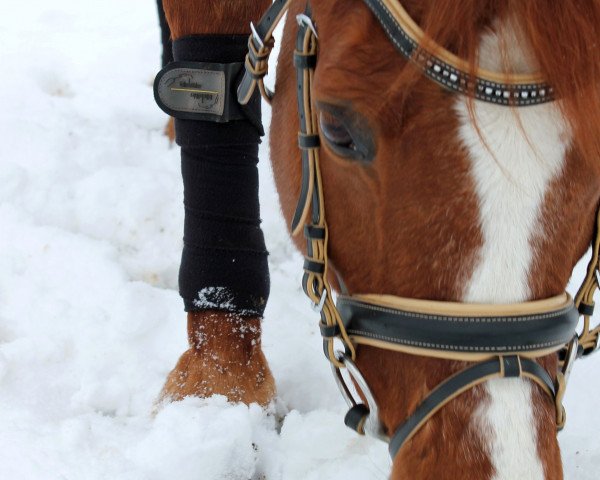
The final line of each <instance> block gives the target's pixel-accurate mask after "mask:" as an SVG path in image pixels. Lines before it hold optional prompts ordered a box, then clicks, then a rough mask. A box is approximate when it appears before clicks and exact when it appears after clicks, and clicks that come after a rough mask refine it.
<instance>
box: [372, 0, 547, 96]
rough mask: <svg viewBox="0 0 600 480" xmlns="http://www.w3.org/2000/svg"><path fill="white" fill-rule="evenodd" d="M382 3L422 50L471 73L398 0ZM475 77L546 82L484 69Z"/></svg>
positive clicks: (513, 82) (533, 76)
mask: <svg viewBox="0 0 600 480" xmlns="http://www.w3.org/2000/svg"><path fill="white" fill-rule="evenodd" d="M380 1H381V3H383V4H385V6H386V7H387V8H388V10H389V11H390V13H391V14H392V15H393V16H394V18H395V19H396V20H397V21H398V23H400V25H402V28H403V29H404V30H405V31H406V33H407V34H408V35H410V37H411V38H412V39H413V40H414V41H415V43H417V44H418V45H419V46H420V47H421V48H424V49H425V50H426V51H427V52H428V53H430V54H431V55H434V56H436V57H437V58H439V59H441V60H443V61H444V62H446V63H447V64H449V65H451V66H453V67H454V68H456V69H457V70H462V71H464V72H470V71H471V66H470V65H469V62H467V61H465V60H463V59H462V58H459V57H457V56H456V55H454V54H453V53H451V52H449V51H448V50H446V49H445V48H444V47H442V46H441V45H438V44H437V43H436V42H435V41H434V40H433V39H431V38H430V37H428V36H427V35H426V34H425V32H423V30H421V27H419V25H417V24H416V23H415V21H414V20H413V19H412V18H411V16H410V15H409V14H408V12H407V11H406V10H405V9H404V7H403V6H402V4H401V3H400V2H399V1H397V0H380ZM473 73H474V75H476V76H477V77H479V78H481V79H483V80H489V81H490V82H495V83H504V84H508V85H517V84H524V83H542V82H544V77H543V76H542V74H540V73H532V74H517V73H512V74H504V73H499V72H492V71H491V70H486V69H484V68H479V67H478V68H477V69H476V70H475V71H474V72H473Z"/></svg>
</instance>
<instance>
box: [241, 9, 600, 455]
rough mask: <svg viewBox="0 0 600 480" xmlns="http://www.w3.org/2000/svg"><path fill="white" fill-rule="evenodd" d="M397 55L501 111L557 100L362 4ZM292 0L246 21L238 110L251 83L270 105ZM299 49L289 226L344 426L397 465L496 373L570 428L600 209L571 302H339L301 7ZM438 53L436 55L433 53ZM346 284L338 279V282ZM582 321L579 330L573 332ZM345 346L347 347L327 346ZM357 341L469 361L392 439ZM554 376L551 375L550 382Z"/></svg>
mask: <svg viewBox="0 0 600 480" xmlns="http://www.w3.org/2000/svg"><path fill="white" fill-rule="evenodd" d="M364 2H365V3H366V4H367V6H368V7H369V8H370V9H371V11H372V12H373V13H374V15H375V16H376V17H377V19H378V20H379V23H380V24H381V26H382V27H383V29H384V30H385V32H386V34H387V36H388V38H389V39H390V40H391V41H392V43H393V44H394V45H395V46H396V48H397V49H398V50H399V51H400V52H401V53H402V54H403V55H404V56H405V57H406V58H407V59H409V60H410V61H411V62H413V63H414V64H415V65H416V66H417V68H419V69H420V70H421V71H422V72H423V74H424V75H426V76H427V77H428V78H430V79H431V80H433V81H434V82H436V83H438V84H439V85H441V86H443V87H444V88H446V89H449V90H451V91H454V92H456V93H461V94H465V95H470V96H472V97H474V98H475V99H477V100H481V101H485V102H490V103H495V104H498V105H506V106H527V105H534V104H540V103H544V102H549V101H552V100H554V98H553V92H552V89H551V87H549V86H548V85H547V84H546V83H544V81H543V79H542V78H541V77H540V76H539V75H501V74H497V73H494V72H489V71H486V70H482V69H477V70H476V71H475V72H472V73H469V66H468V64H467V63H466V62H464V61H463V60H461V59H459V58H457V57H455V56H454V55H453V54H451V53H450V52H448V51H446V50H445V49H443V48H441V47H440V46H437V45H435V43H434V42H432V41H431V40H430V39H428V38H427V37H426V36H425V34H424V33H423V32H422V31H421V29H420V28H419V27H418V26H417V25H416V24H415V23H414V21H413V20H412V19H411V18H410V17H409V15H408V14H407V13H406V11H405V10H404V9H403V7H402V6H401V5H400V3H399V2H398V1H397V0H364ZM290 3H291V0H276V1H275V2H274V3H273V4H272V6H271V7H270V8H269V10H268V11H267V12H266V13H265V15H264V16H263V18H262V19H261V20H260V22H259V23H258V24H257V25H252V35H251V36H250V38H249V41H248V47H249V53H248V55H247V57H246V62H245V74H244V77H243V79H242V80H241V82H240V84H239V86H238V90H237V94H238V101H239V103H240V104H241V105H245V104H246V103H247V102H248V101H249V100H250V99H251V97H252V95H253V93H254V91H255V90H256V88H258V89H259V90H260V92H261V94H262V95H263V97H264V98H265V99H266V100H267V101H268V102H270V100H271V99H272V97H273V92H271V91H269V90H268V89H267V88H266V87H265V85H264V77H265V76H266V74H267V69H268V58H269V54H270V52H271V49H272V47H273V30H274V29H275V26H276V25H277V24H278V23H279V21H280V20H281V18H282V17H283V15H284V13H285V12H286V10H287V8H288V7H289V5H290ZM297 21H298V25H299V30H298V35H297V39H296V50H295V52H294V65H295V67H296V72H297V87H298V88H297V91H298V113H299V124H300V132H299V134H298V144H299V147H300V150H301V162H302V185H301V191H300V198H299V201H298V206H297V208H296V212H295V214H294V218H293V221H292V233H293V234H294V235H296V234H298V233H299V231H300V230H303V231H304V236H305V237H306V240H307V256H306V259H305V262H304V276H303V279H302V287H303V289H304V292H305V293H306V295H307V296H308V297H309V298H310V300H311V302H312V304H313V309H314V310H315V311H316V312H317V313H319V314H320V324H319V326H320V330H321V335H322V337H323V350H324V353H325V356H326V357H327V359H328V360H329V362H330V363H331V367H332V370H333V373H334V377H335V379H336V381H337V383H338V386H339V388H340V391H341V393H342V395H343V396H344V398H345V399H346V401H347V403H348V405H349V407H350V409H349V411H348V413H347V414H346V417H345V420H344V421H345V423H346V425H347V426H349V427H350V428H352V429H354V430H355V431H357V432H358V433H359V434H365V433H367V434H370V435H372V436H374V437H376V438H379V439H381V440H384V441H386V442H389V451H390V454H391V456H392V459H393V458H394V457H395V456H396V454H397V453H398V451H399V450H400V448H401V447H402V446H403V445H404V444H405V443H406V442H407V441H408V440H410V439H411V438H412V437H413V436H414V435H415V434H416V433H417V432H418V431H419V429H420V428H421V427H422V426H423V425H424V424H425V423H426V422H427V421H428V420H429V419H430V418H431V417H432V416H433V415H435V413H436V412H438V411H439V410H440V409H441V408H443V407H444V406H445V405H446V404H447V403H448V402H450V401H451V400H452V399H454V398H456V397H458V396H459V395H461V394H462V393H464V392H465V391H467V390H469V389H471V388H473V387H475V386H477V385H479V384H482V383H484V382H486V381H488V380H490V379H493V378H518V377H520V378H527V379H530V380H532V381H534V382H535V383H536V384H538V385H539V386H540V387H541V388H542V390H543V391H544V392H546V394H547V395H548V396H550V397H551V398H552V399H553V401H554V403H555V406H556V423H557V427H558V429H559V430H560V429H562V427H563V426H564V424H565V420H566V415H565V410H564V407H563V406H562V400H563V397H564V394H565V389H566V384H567V381H568V378H569V374H570V372H571V369H572V367H573V363H574V361H575V359H576V358H578V357H582V356H587V355H589V354H590V353H592V352H594V351H596V350H598V347H599V336H600V327H596V328H594V329H592V327H591V325H590V319H591V315H592V313H593V309H594V301H593V296H594V293H595V291H596V289H598V288H599V285H598V277H597V271H598V265H599V263H598V262H599V251H600V234H599V230H598V229H599V225H600V212H599V218H598V219H597V222H596V232H595V236H594V241H593V244H592V247H593V254H592V259H591V260H590V263H589V266H588V270H587V275H586V277H585V280H584V282H583V285H582V286H581V288H580V289H579V291H578V293H577V295H576V297H575V299H574V300H573V299H572V298H571V297H570V296H569V295H568V294H567V293H563V294H562V295H559V296H556V297H552V298H548V299H545V300H539V301H532V302H524V303H518V304H511V305H479V304H464V303H457V302H435V301H425V300H416V299H406V298H400V297H394V296H389V295H340V296H339V297H338V299H337V304H336V303H335V302H334V297H333V289H332V287H331V284H330V283H329V280H328V278H330V275H329V273H330V267H329V263H328V240H329V231H328V228H327V223H326V218H325V204H324V197H323V182H322V178H321V170H320V166H319V162H320V159H319V146H320V137H319V129H318V121H317V116H316V112H315V110H314V108H313V101H312V85H313V76H314V71H315V68H316V65H317V51H318V35H317V31H316V28H315V25H314V23H313V21H312V19H311V16H310V10H309V9H307V10H306V12H305V13H304V14H301V15H298V16H297ZM431 52H435V54H433V53H431ZM340 283H341V282H340ZM579 315H583V316H584V325H583V332H582V333H581V334H580V335H577V332H576V328H577V324H578V320H579ZM336 341H337V342H338V343H341V344H342V345H343V351H342V350H337V349H336V348H335V344H334V342H336ZM357 345H370V346H373V347H377V348H382V349H385V350H392V351H400V352H404V353H409V354H413V355H420V356H427V357H434V358H442V359H447V360H461V361H466V362H471V363H472V365H471V366H469V367H467V368H465V369H464V370H462V371H459V372H458V373H456V374H455V375H453V376H451V377H450V378H448V379H447V380H445V381H443V382H442V383H441V384H440V385H438V386H437V387H436V388H435V389H434V390H433V391H432V392H430V393H429V395H428V396H427V397H426V398H425V399H424V400H423V401H422V402H421V404H420V405H419V406H418V407H417V409H416V410H415V411H414V412H413V413H412V414H411V415H410V416H409V417H408V419H406V420H405V422H404V423H402V424H401V425H400V426H399V427H398V428H397V429H396V431H395V432H393V434H392V435H391V436H389V437H388V436H387V435H386V430H385V427H384V425H383V424H382V423H381V422H380V420H379V418H378V406H377V402H376V399H375V398H374V396H373V394H372V392H371V391H370V389H369V386H368V384H367V382H366V381H365V379H364V377H363V376H362V374H361V373H360V371H359V369H358V368H357V366H356V364H355V363H354V360H355V358H356V348H357ZM552 353H556V354H558V355H559V357H560V360H561V361H560V368H559V371H558V372H554V373H552V374H550V373H549V372H547V371H546V370H545V369H544V368H542V367H541V366H540V365H539V364H538V363H537V362H536V361H535V359H537V358H540V357H543V356H546V355H549V354H552ZM344 368H345V369H346V370H347V372H348V374H349V376H350V377H351V379H352V380H353V381H354V383H355V385H356V386H357V387H358V389H359V390H360V392H361V393H362V397H363V398H364V400H365V403H363V402H362V401H361V400H360V399H356V398H355V397H354V395H353V394H352V392H351V390H350V387H349V384H348V383H347V382H346V380H345V379H344V376H343V374H342V369H344ZM553 378H556V380H554V379H553Z"/></svg>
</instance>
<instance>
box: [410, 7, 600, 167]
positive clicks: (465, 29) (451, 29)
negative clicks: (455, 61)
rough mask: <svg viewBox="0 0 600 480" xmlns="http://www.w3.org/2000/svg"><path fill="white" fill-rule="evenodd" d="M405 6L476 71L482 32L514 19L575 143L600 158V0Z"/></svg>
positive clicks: (589, 155)
mask: <svg viewBox="0 0 600 480" xmlns="http://www.w3.org/2000/svg"><path fill="white" fill-rule="evenodd" d="M403 5H404V6H405V8H406V9H407V10H408V11H409V13H410V14H411V16H413V18H414V19H415V21H417V23H418V24H419V25H420V26H421V28H422V29H423V30H424V31H425V32H426V33H427V35H428V36H429V37H430V38H432V39H433V40H434V41H435V42H436V43H437V44H438V45H443V46H444V47H445V48H447V49H449V50H450V51H452V52H453V53H455V54H456V55H458V56H459V57H461V58H465V59H468V61H469V62H470V65H471V68H472V69H473V71H475V69H476V66H477V64H478V63H479V62H478V54H479V51H478V50H479V46H480V42H481V34H482V32H483V31H485V29H486V28H490V27H491V26H492V22H493V21H494V20H495V19H500V20H504V19H509V20H513V21H515V22H516V24H517V25H518V26H519V28H520V30H521V33H522V35H523V37H524V39H525V40H526V41H527V42H528V44H529V46H530V49H531V51H532V52H535V57H536V60H537V63H538V68H539V71H540V72H541V73H542V75H543V76H544V77H545V78H546V80H547V82H548V83H549V84H550V85H551V86H552V88H553V89H554V91H555V94H556V97H557V98H558V99H559V100H560V101H559V102H558V105H559V107H560V109H561V110H562V112H563V115H564V117H565V119H566V120H567V122H568V124H569V125H570V127H571V130H572V134H573V140H574V142H573V144H574V145H576V148H577V149H578V150H579V152H580V153H581V154H582V155H583V156H584V158H586V159H588V161H589V162H593V161H595V160H596V159H600V41H599V39H600V2H598V0H527V1H523V0H501V1H499V0H462V1H461V2H456V0H434V1H429V2H424V1H422V0H404V1H403ZM411 70H412V69H411ZM597 165H598V167H600V163H597Z"/></svg>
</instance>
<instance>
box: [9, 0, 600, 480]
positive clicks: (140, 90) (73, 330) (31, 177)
mask: <svg viewBox="0 0 600 480" xmlns="http://www.w3.org/2000/svg"><path fill="white" fill-rule="evenodd" d="M5 10H6V9H5ZM0 44H1V45H2V48H1V49H0V60H1V62H2V65H3V66H4V74H3V75H2V77H1V78H0V105H1V106H2V110H1V112H0V138H1V142H0V158H1V159H2V163H1V164H0V225H1V227H0V228H1V235H0V478H1V479H11V480H34V479H44V480H53V479H61V480H64V479H68V480H71V479H73V480H74V479H77V480H80V479H85V480H88V479H89V480H92V479H106V478H110V479H115V480H134V479H135V480H146V479H147V480H153V479H157V480H158V479H166V478H169V479H170V478H176V479H178V480H192V479H194V480H198V479H202V480H213V479H214V480H217V479H240V480H248V479H256V480H259V479H263V478H264V479H266V480H278V479H285V480H288V479H289V480H294V479H305V480H313V479H315V480H316V479H323V478H327V479H345V480H352V479H384V478H386V477H387V475H388V473H389V466H390V461H389V459H388V456H387V451H386V447H385V445H383V444H381V443H379V442H377V441H375V440H371V439H365V438H361V437H358V436H357V435H355V434H354V433H353V432H351V431H350V430H348V429H347V428H346V427H345V426H344V425H343V423H342V417H343V414H344V403H343V401H342V399H341V397H340V396H339V394H338V392H337V389H336V387H335V383H334V381H333V379H332V378H331V373H330V370H329V366H328V364H327V362H326V361H325V359H324V358H323V355H322V353H321V341H320V337H319V333H318V328H317V319H316V318H315V315H314V313H313V312H312V311H311V310H310V308H309V307H308V305H307V302H306V300H305V299H304V296H303V294H302V293H301V288H300V286H299V284H300V276H301V264H302V260H301V258H300V256H299V254H298V253H296V252H295V251H294V248H293V247H292V244H291V242H290V241H289V238H288V236H287V233H286V229H285V225H284V222H283V219H282V218H281V214H280V212H279V207H278V201H277V197H276V193H275V189H274V186H273V183H272V179H271V173H270V168H269V164H268V151H267V148H266V145H263V149H262V154H261V158H262V162H261V167H260V168H261V182H262V183H261V202H262V206H263V218H264V223H263V225H264V229H265V234H266V238H267V243H268V247H269V250H270V252H271V255H270V262H271V265H270V267H271V275H272V290H271V301H270V303H269V305H268V308H267V312H266V318H265V321H264V337H263V345H264V350H265V354H266V356H267V357H268V359H269V362H270V365H271V367H272V370H273V374H274V376H275V379H276V382H277V387H278V398H277V401H276V402H275V404H274V405H273V406H272V407H271V408H270V409H269V410H268V411H266V412H265V411H263V410H262V409H260V408H259V407H258V406H256V405H253V406H250V407H246V406H244V405H232V404H228V403H227V402H226V401H225V399H224V398H223V397H214V398H210V399H204V400H202V399H194V398H189V399H186V400H184V401H182V402H178V403H173V404H170V405H166V406H165V407H164V408H163V409H161V410H159V411H158V413H156V414H153V410H154V402H155V400H156V398H157V395H158V392H159V391H160V388H161V386H162V383H163V382H164V380H165V377H166V375H167V373H168V372H169V370H170V369H171V368H172V367H173V365H174V364H175V362H176V360H177V358H178V357H179V355H180V354H181V353H182V352H183V351H184V350H185V348H186V329H185V314H184V312H183V310H182V302H181V299H180V298H179V295H178V294H177V291H176V287H177V269H178V264H179V256H180V252H181V236H182V224H183V208H182V185H181V179H180V173H179V153H178V151H177V149H176V148H170V147H169V145H168V142H167V141H166V139H165V137H164V136H163V135H162V129H163V127H164V124H165V121H166V118H165V116H164V115H163V114H162V113H161V112H160V110H159V109H158V108H157V107H156V106H155V104H154V101H153V96H152V89H151V82H152V78H153V76H154V74H155V73H156V71H157V69H158V62H159V48H160V47H159V32H158V21H157V18H156V12H155V5H154V3H153V2H149V1H147V0H128V1H127V2H123V1H118V0H106V1H104V2H91V1H75V0H55V1H53V2H45V1H42V0H29V1H28V2H17V3H11V5H10V11H9V12H8V11H5V14H4V15H3V16H2V19H1V20H0ZM267 111H268V110H267ZM582 275H583V266H582V265H581V264H580V265H579V267H578V269H577V271H576V274H575V278H576V279H580V278H581V277H582ZM599 367H600V356H599V357H598V358H594V359H590V360H586V361H580V362H579V363H578V364H577V365H576V367H575V370H574V373H573V378H572V384H571V386H570V389H569V391H568V393H567V402H566V404H567V405H566V406H567V411H568V414H569V421H568V424H567V427H566V429H565V431H564V432H563V433H562V434H561V436H560V440H561V445H562V449H563V458H564V461H565V468H566V476H567V478H571V479H578V480H579V479H583V480H585V479H596V478H598V465H600V438H599V436H598V434H597V433H596V432H597V431H598V429H599V427H600V419H598V417H596V416H594V415H593V414H594V413H595V410H594V407H595V406H596V405H595V402H594V400H597V399H598V398H600V377H599V376H598V375H597V374H596V372H597V371H598V370H597V369H598V368H599Z"/></svg>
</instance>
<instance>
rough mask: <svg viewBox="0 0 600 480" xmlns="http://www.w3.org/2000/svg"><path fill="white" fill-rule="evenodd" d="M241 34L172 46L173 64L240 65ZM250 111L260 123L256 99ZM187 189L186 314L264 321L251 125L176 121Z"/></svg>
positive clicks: (265, 282)
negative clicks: (226, 313) (228, 314)
mask: <svg viewBox="0 0 600 480" xmlns="http://www.w3.org/2000/svg"><path fill="white" fill-rule="evenodd" d="M246 49H247V37H246V36H231V35H206V36H205V35H202V36H191V37H184V38H182V39H179V40H176V41H175V42H174V43H173V52H174V56H175V60H176V61H199V62H214V63H234V62H243V61H244V57H245V54H246ZM250 108H252V109H254V111H253V113H254V116H255V118H260V99H259V98H256V99H254V101H253V102H252V105H251V106H250ZM175 130H176V132H177V143H178V144H179V145H180V146H181V170H182V176H183V184H184V205H185V225H184V247H183V254H182V258H181V267H180V270H179V292H180V294H181V296H182V297H183V300H184V304H185V309H186V311H200V310H207V309H210V310H223V311H230V312H235V313H237V314H240V315H248V316H262V314H263V313H264V308H265V306H266V301H267V298H268V296H269V288H270V284H269V269H268V265H267V250H266V247H265V241H264V237H263V233H262V230H261V228H260V208H259V201H258V169H257V163H258V144H259V143H260V135H261V132H260V131H259V129H257V128H256V124H255V123H254V124H253V123H251V122H250V121H248V120H235V121H231V122H228V123H215V122H209V121H198V120H182V119H175Z"/></svg>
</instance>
